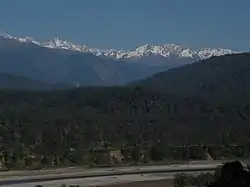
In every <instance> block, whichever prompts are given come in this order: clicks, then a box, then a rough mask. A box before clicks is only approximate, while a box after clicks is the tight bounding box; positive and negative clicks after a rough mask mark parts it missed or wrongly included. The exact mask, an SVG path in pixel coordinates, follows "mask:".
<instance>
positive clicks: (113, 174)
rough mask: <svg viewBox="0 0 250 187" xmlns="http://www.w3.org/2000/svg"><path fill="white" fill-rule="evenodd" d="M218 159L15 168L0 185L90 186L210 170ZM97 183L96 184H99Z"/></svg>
mask: <svg viewBox="0 0 250 187" xmlns="http://www.w3.org/2000/svg"><path fill="white" fill-rule="evenodd" d="M222 163H223V162H222V161H202V162H189V163H187V164H179V165H157V166H133V167H117V168H96V169H87V170H83V169H81V168H65V169H58V170H46V171H28V172H25V171H19V172H2V173H0V186H8V187H10V186H13V187H14V186H16V187H22V186H23V187H24V186H27V187H28V186H35V184H38V183H39V184H42V185H44V186H60V184H64V183H65V184H66V183H67V184H72V183H77V184H81V186H92V185H95V184H96V183H95V182H94V181H99V183H100V184H110V183H116V182H118V183H119V182H121V183H124V182H129V181H131V182H132V181H144V180H158V179H164V178H166V177H173V176H174V174H176V173H178V172H198V171H199V172H201V171H212V170H213V169H214V168H215V167H217V166H218V165H220V164H222ZM100 184H99V185H100Z"/></svg>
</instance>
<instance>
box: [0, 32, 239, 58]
mask: <svg viewBox="0 0 250 187" xmlns="http://www.w3.org/2000/svg"><path fill="white" fill-rule="evenodd" d="M0 36H3V37H4V38H8V39H15V40H18V41H20V42H26V43H34V44H37V45H40V46H42V47H47V48H55V49H65V50H73V51H79V52H88V53H92V54H94V55H96V56H106V57H110V58H115V59H128V58H142V57H146V56H162V57H165V58H170V57H179V58H191V59H195V60H197V59H198V60H199V59H207V58H210V57H212V56H221V55H225V54H232V53H236V52H234V51H232V50H230V49H221V48H200V49H191V48H184V47H181V46H180V45H176V44H163V45H150V44H146V45H142V46H139V47H137V48H135V49H133V50H129V51H124V50H114V49H107V50H101V49H97V48H91V47H89V46H87V45H77V44H74V43H72V42H70V41H67V40H61V39H60V38H58V37H56V38H53V39H52V40H47V41H45V42H37V41H35V40H34V39H32V38H31V37H24V38H17V37H13V36H11V35H9V34H7V33H5V32H3V31H1V30H0Z"/></svg>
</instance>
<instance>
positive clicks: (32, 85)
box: [0, 73, 72, 90]
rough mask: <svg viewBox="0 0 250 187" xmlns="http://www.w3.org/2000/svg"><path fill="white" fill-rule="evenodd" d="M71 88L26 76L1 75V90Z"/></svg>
mask: <svg viewBox="0 0 250 187" xmlns="http://www.w3.org/2000/svg"><path fill="white" fill-rule="evenodd" d="M71 87H72V86H70V85H66V84H49V83H45V82H42V81H38V80H34V79H31V78H29V77H24V76H17V75H12V74H7V73H3V74H0V89H1V90H53V89H68V88H71Z"/></svg>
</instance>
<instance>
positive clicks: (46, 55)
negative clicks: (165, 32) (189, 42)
mask: <svg viewBox="0 0 250 187" xmlns="http://www.w3.org/2000/svg"><path fill="white" fill-rule="evenodd" d="M232 53H235V52H234V51H232V50H229V49H209V48H204V49H197V50H194V49H188V48H182V47H181V46H178V45H174V44H165V45H162V46H157V45H144V46H141V47H138V48H136V49H135V50H131V51H123V50H112V49H109V50H100V49H97V48H91V47H88V46H86V45H76V44H73V43H71V42H69V41H62V40H60V39H59V38H55V39H52V40H48V41H45V42H37V41H35V40H34V39H32V38H30V37H25V38H19V37H13V36H11V35H9V34H6V33H3V32H2V33H0V66H1V69H0V73H11V74H15V75H23V76H28V77H30V78H32V79H36V80H40V81H43V82H49V83H53V84H57V83H60V82H63V83H66V84H71V85H75V86H96V85H99V86H100V85H101V86H110V85H124V84H127V83H129V82H132V81H135V80H139V79H143V78H146V77H148V76H151V75H153V74H155V73H158V72H162V71H166V70H168V69H171V68H176V67H180V66H182V65H186V64H191V63H193V62H195V61H198V60H200V59H207V58H210V57H212V56H220V55H225V54H232Z"/></svg>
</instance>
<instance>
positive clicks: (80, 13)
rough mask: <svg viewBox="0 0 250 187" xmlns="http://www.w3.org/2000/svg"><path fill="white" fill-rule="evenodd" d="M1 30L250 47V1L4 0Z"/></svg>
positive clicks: (94, 41)
mask: <svg viewBox="0 0 250 187" xmlns="http://www.w3.org/2000/svg"><path fill="white" fill-rule="evenodd" d="M0 29H2V30H4V31H5V32H8V33H10V34H12V35H15V36H27V35H28V36H31V37H33V38H35V39H37V40H46V39H50V38H52V37H56V36H58V37H60V38H62V39H68V40H70V41H73V42H75V43H79V44H80V43H84V44H87V45H90V46H92V47H99V48H117V49H130V48H134V47H137V46H139V45H142V44H146V43H149V44H163V43H175V44H180V45H183V46H185V47H224V48H231V49H234V50H245V51H247V50H248V51H250V0H39V1H36V0H1V6H0Z"/></svg>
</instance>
